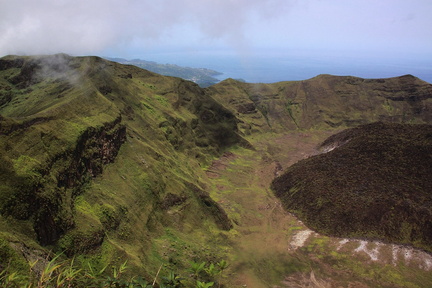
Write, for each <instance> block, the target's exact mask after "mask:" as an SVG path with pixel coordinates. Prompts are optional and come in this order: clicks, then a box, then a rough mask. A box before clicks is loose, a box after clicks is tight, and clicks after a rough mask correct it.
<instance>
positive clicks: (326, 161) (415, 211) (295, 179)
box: [272, 123, 432, 251]
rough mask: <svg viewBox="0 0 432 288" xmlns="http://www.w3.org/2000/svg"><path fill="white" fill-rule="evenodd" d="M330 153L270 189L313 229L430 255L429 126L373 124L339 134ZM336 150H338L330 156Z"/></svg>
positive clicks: (330, 142) (295, 169)
mask: <svg viewBox="0 0 432 288" xmlns="http://www.w3.org/2000/svg"><path fill="white" fill-rule="evenodd" d="M321 146H322V148H321V149H323V150H324V151H329V150H331V151H330V152H327V153H323V154H320V155H317V156H314V157H310V158H308V159H305V160H302V161H300V162H298V163H296V164H295V165H293V166H291V167H290V168H289V169H288V170H287V171H286V172H285V173H284V174H283V175H282V176H280V177H278V178H276V179H275V180H274V181H273V183H272V189H273V190H274V191H275V194H276V196H277V197H279V198H281V200H282V202H283V204H284V206H285V207H286V208H287V209H288V210H289V211H292V212H293V213H295V214H296V215H298V216H299V218H300V219H302V220H303V221H305V223H306V224H307V225H309V226H310V227H311V228H312V229H316V230H317V231H321V232H323V233H326V234H332V235H336V236H340V237H369V238H373V239H374V238H375V239H383V240H386V241H390V242H396V243H409V244H412V245H414V246H417V247H420V248H423V249H427V250H429V251H432V246H431V240H432V210H431V207H432V206H431V204H432V193H431V191H432V181H431V177H430V175H431V173H432V126H431V125H408V124H383V123H374V124H369V125H365V126H359V127H357V128H352V129H349V130H346V131H343V132H341V133H339V134H336V135H334V136H332V137H330V138H329V139H327V140H326V141H325V142H324V143H323V144H322V145H321ZM335 147H336V148H335Z"/></svg>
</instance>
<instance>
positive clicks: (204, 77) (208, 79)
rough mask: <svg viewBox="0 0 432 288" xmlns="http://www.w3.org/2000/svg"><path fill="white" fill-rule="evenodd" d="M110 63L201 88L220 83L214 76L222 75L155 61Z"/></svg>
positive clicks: (114, 59) (209, 70) (205, 69)
mask: <svg viewBox="0 0 432 288" xmlns="http://www.w3.org/2000/svg"><path fill="white" fill-rule="evenodd" d="M107 59H108V60H110V61H115V62H118V63H121V64H128V65H135V66H137V67H140V68H143V69H146V70H149V71H152V72H155V73H158V74H161V75H165V76H173V77H180V78H183V79H185V80H189V81H192V82H195V83H197V84H198V85H199V86H201V87H208V86H211V85H213V84H216V83H218V82H219V80H218V79H217V78H215V77H214V76H218V75H221V74H222V73H221V72H218V71H215V70H211V69H207V68H191V67H182V66H178V65H175V64H160V63H156V62H153V61H145V60H141V59H133V60H126V59H122V58H107Z"/></svg>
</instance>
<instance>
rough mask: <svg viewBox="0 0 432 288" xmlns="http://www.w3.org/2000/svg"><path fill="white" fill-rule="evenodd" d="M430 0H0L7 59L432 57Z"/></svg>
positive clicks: (0, 39)
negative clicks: (206, 53) (186, 54)
mask: <svg viewBox="0 0 432 288" xmlns="http://www.w3.org/2000/svg"><path fill="white" fill-rule="evenodd" d="M431 14H432V1H431V0H151V1H150V0H37V1H36V0H13V1H12V0H0V56H3V55H6V54H51V53H58V52H64V53H69V54H72V55H104V56H105V55H106V56H118V57H124V58H130V57H134V56H136V55H142V56H143V57H144V56H145V55H146V53H147V52H149V51H156V50H173V51H201V50H209V49H224V50H227V51H233V53H239V54H242V53H244V54H247V53H249V52H254V51H256V50H260V51H265V49H268V51H273V50H275V49H276V50H280V51H283V50H284V51H288V50H290V49H298V50H302V49H303V50H316V51H333V52H334V53H346V54H350V53H363V54H365V53H366V54H367V53H381V54H383V55H386V54H391V55H394V56H395V57H397V56H398V55H399V54H401V55H421V56H422V57H429V58H431V57H432V56H431V55H432V29H431V27H432V16H431Z"/></svg>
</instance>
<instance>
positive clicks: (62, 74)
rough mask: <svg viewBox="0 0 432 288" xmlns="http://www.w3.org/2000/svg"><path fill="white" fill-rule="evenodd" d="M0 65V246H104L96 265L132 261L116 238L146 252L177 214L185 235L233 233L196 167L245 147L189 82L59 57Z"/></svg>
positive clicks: (232, 125)
mask: <svg viewBox="0 0 432 288" xmlns="http://www.w3.org/2000/svg"><path fill="white" fill-rule="evenodd" d="M0 68H1V69H0V73H1V80H0V85H1V99H2V105H1V107H0V113H1V115H2V116H1V119H0V121H1V124H0V125H1V126H0V127H1V128H0V131H1V134H0V143H1V149H0V150H1V152H0V153H1V163H2V164H1V172H2V173H1V176H0V177H1V178H2V185H1V192H0V195H1V197H0V212H1V215H2V216H1V217H4V220H6V219H9V220H10V221H12V222H13V223H15V224H16V225H15V227H13V226H12V227H9V225H3V226H2V227H1V231H2V232H1V233H2V234H1V235H2V238H3V239H7V240H8V241H12V242H24V243H25V245H28V246H31V247H36V249H42V248H41V246H39V245H42V246H46V245H50V247H52V248H51V249H53V250H54V251H57V252H60V251H63V252H65V253H66V254H67V255H70V256H73V255H75V254H79V253H87V252H90V251H94V250H95V249H96V250H97V249H99V250H101V249H105V250H106V249H108V248H107V247H110V248H109V249H108V251H109V252H107V253H105V254H104V251H99V253H100V254H101V255H104V258H103V259H100V260H98V261H99V262H101V263H100V265H104V263H110V262H111V261H113V260H114V259H117V258H118V257H119V255H124V254H125V253H126V254H129V255H131V254H133V255H132V258H133V259H134V257H137V256H139V255H138V254H137V253H136V252H133V251H131V249H129V250H128V249H126V248H124V247H123V248H120V246H119V245H121V244H119V242H127V243H133V245H132V244H131V245H132V246H134V248H133V249H146V250H148V249H149V247H150V246H149V245H150V242H149V241H150V238H152V237H158V236H161V235H164V234H165V232H164V231H165V230H166V229H170V228H169V227H171V229H173V230H174V231H175V232H174V234H175V235H176V234H177V233H182V231H181V229H179V228H178V227H177V226H176V222H178V223H179V224H180V223H182V225H183V220H184V219H185V218H186V219H188V220H187V221H185V225H187V226H188V227H190V228H188V229H193V226H199V227H200V230H204V231H205V230H206V229H210V227H212V226H215V227H219V229H221V230H222V231H224V230H229V229H231V227H232V224H231V222H230V220H229V219H228V218H227V216H226V214H225V212H224V211H223V210H222V209H221V208H220V207H219V205H218V204H217V203H216V202H214V201H213V200H212V198H211V197H210V196H209V195H208V192H206V190H205V186H204V185H203V183H201V182H200V181H199V177H195V176H196V175H197V174H196V171H195V170H196V169H198V167H199V165H205V163H208V161H209V160H210V159H212V157H215V156H217V155H219V154H220V153H221V152H222V151H223V150H224V149H225V148H226V147H229V146H231V145H234V144H238V145H248V143H247V142H246V141H245V140H244V139H243V138H241V137H240V136H239V135H238V133H237V127H236V118H235V117H234V115H232V114H231V113H230V112H229V111H228V110H226V109H225V108H223V107H222V106H221V105H220V104H218V103H217V102H215V101H214V100H213V99H211V98H209V97H208V96H206V95H205V94H204V93H203V90H202V89H201V88H199V87H198V86H197V85H196V84H194V83H191V82H186V81H184V80H181V79H178V78H172V77H163V76H160V75H157V74H154V73H151V72H148V71H145V70H142V69H139V68H136V67H133V66H124V65H120V64H116V63H112V62H109V61H106V60H102V59H100V58H97V57H83V58H74V57H70V56H67V55H63V54H59V55H54V56H40V57H15V56H8V57H4V58H2V59H1V60H0ZM107 169H108V170H107ZM198 175H199V174H198ZM106 177H108V178H110V179H109V180H108V179H105V180H102V179H104V178H106ZM110 180H113V181H114V182H115V183H113V184H112V185H110V184H108V185H107V184H106V183H107V182H108V183H109V182H110ZM102 182H103V183H102ZM121 183H123V184H121ZM119 184H120V187H119ZM101 186H103V188H101ZM132 203H134V204H132ZM189 211H194V213H190V212H189ZM172 217H174V218H175V219H177V220H173V219H171V218H172ZM209 221H210V222H209ZM204 222H205V223H206V224H204ZM3 223H4V224H5V222H3ZM136 226H139V227H138V228H136ZM146 227H147V228H146ZM206 227H207V228H206ZM146 230H147V231H146ZM22 231H28V232H26V233H23V232H22ZM136 231H139V232H136ZM149 231H150V232H149ZM151 232H153V233H154V234H149V233H151ZM24 237H30V239H31V241H28V240H26V241H24V240H22V239H24ZM176 237H177V236H176ZM201 238H202V239H201ZM201 238H200V239H199V241H204V240H205V239H206V237H204V236H203V237H201ZM123 245H124V244H122V245H121V246H123ZM152 245H154V244H152ZM37 247H39V248H37ZM161 250H162V249H161ZM150 252H151V250H150ZM153 253H160V252H159V251H154V252H153ZM197 253H199V252H197ZM149 257H150V256H145V257H143V258H142V259H141V260H139V259H138V258H135V259H136V262H135V263H133V265H136V266H137V267H142V266H143V263H145V262H148V258H149ZM98 258H99V257H98ZM94 261H96V260H94ZM154 265H158V264H157V262H156V261H154ZM149 267H150V268H149V269H151V268H152V266H151V265H150V266H149Z"/></svg>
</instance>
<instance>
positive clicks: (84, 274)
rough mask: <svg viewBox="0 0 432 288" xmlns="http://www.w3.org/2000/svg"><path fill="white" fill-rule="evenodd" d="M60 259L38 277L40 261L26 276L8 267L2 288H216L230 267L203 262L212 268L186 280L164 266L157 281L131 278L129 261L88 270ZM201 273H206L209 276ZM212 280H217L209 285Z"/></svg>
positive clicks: (0, 281)
mask: <svg viewBox="0 0 432 288" xmlns="http://www.w3.org/2000/svg"><path fill="white" fill-rule="evenodd" d="M60 256H61V255H57V256H56V257H54V258H53V259H52V260H51V261H49V262H47V263H46V265H45V266H44V267H43V269H42V270H41V271H40V272H39V273H38V274H35V273H34V272H35V271H34V268H35V266H36V264H37V261H35V262H33V263H31V264H30V266H29V270H28V274H22V272H23V271H21V273H17V272H15V271H14V270H13V269H11V267H10V266H7V267H5V268H4V269H3V270H2V271H0V285H1V287H8V288H14V287H19V288H21V287H26V288H30V287H53V288H60V287H77V288H79V287H83V288H87V287H104V288H114V287H115V288H149V287H163V288H181V287H196V288H203V287H204V288H208V287H213V286H214V285H215V284H216V285H217V286H219V287H220V283H218V282H217V281H216V278H215V277H217V276H218V275H221V274H222V272H223V270H224V269H225V268H226V267H227V264H226V261H224V260H222V261H221V262H219V263H217V264H216V265H214V264H213V263H210V264H209V265H207V264H206V263H205V262H203V263H202V265H203V268H204V267H208V268H206V269H201V270H200V271H199V272H198V273H196V274H193V275H192V276H186V277H182V276H180V275H178V274H176V273H175V272H173V271H170V270H167V269H166V268H164V269H163V267H162V266H161V267H160V268H159V270H158V273H157V274H156V275H155V277H154V279H152V280H145V279H143V278H142V277H139V276H138V277H137V276H128V275H127V269H128V267H127V261H126V262H124V263H122V264H120V265H119V266H113V267H108V266H105V267H103V268H102V269H100V270H98V269H96V268H95V267H93V266H92V265H91V264H90V263H88V265H87V267H85V266H83V265H76V263H75V259H72V260H63V261H61V260H59V259H60ZM193 264H195V263H194V262H193V263H191V265H193ZM83 267H84V268H83ZM215 267H217V268H215ZM161 270H165V271H162V273H166V276H163V274H162V273H161V275H160V272H161ZM201 271H205V273H202V272H201ZM210 280H213V281H212V282H209V281H210ZM155 285H157V286H155ZM215 287H216V286H215Z"/></svg>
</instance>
